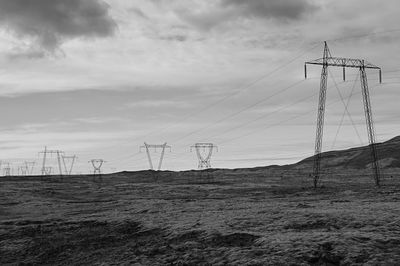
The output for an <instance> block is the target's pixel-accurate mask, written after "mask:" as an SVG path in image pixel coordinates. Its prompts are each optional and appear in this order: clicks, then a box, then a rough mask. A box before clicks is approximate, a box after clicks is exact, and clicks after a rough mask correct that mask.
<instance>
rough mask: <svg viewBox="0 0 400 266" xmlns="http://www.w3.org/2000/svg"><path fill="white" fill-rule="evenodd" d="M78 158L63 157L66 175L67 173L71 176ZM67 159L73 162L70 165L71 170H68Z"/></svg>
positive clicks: (74, 156)
mask: <svg viewBox="0 0 400 266" xmlns="http://www.w3.org/2000/svg"><path fill="white" fill-rule="evenodd" d="M77 158H78V157H76V155H73V156H65V155H62V161H63V164H64V169H65V173H66V174H67V175H71V173H72V169H73V167H74V163H75V160H76V159H77ZM65 159H67V160H71V164H70V166H69V168H67V164H66V163H65Z"/></svg>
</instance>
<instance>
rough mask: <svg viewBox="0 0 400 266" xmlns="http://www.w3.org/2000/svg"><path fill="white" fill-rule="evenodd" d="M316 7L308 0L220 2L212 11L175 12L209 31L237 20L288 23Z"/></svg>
mask: <svg viewBox="0 0 400 266" xmlns="http://www.w3.org/2000/svg"><path fill="white" fill-rule="evenodd" d="M316 9H318V6H316V5H315V4H313V3H311V2H310V1H308V0H279V1H278V0H248V1H244V0H221V1H220V2H218V3H217V4H216V5H215V6H214V8H213V9H212V10H208V11H207V12H200V13H199V12H193V11H192V10H189V9H185V10H183V9H181V10H176V13H177V14H178V16H180V17H181V18H182V19H183V20H184V21H186V22H188V23H190V24H192V25H194V26H196V27H198V28H200V29H202V30H209V29H211V28H213V27H215V26H218V25H220V24H222V23H224V22H228V21H232V20H235V19H238V18H259V19H265V20H270V19H273V20H276V21H279V22H288V21H294V20H299V19H301V18H302V17H304V16H305V15H306V14H311V13H312V12H314V11H315V10H316Z"/></svg>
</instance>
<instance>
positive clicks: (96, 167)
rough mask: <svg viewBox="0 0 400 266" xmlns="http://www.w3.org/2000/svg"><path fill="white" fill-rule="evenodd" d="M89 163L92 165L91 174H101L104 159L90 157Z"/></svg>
mask: <svg viewBox="0 0 400 266" xmlns="http://www.w3.org/2000/svg"><path fill="white" fill-rule="evenodd" d="M89 163H91V164H92V166H93V175H94V176H101V167H102V166H103V164H104V163H106V161H104V160H103V159H92V160H90V161H89Z"/></svg>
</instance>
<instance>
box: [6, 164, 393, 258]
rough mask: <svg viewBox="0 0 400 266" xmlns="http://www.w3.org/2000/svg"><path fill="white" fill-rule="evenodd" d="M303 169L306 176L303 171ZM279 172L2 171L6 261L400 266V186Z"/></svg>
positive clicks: (390, 178)
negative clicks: (315, 181) (316, 185)
mask: <svg viewBox="0 0 400 266" xmlns="http://www.w3.org/2000/svg"><path fill="white" fill-rule="evenodd" d="M299 175H300V174H299ZM306 178H307V177H304V176H298V175H297V174H296V173H294V172H292V173H291V174H287V172H279V170H274V171H272V170H268V169H254V170H251V169H249V170H239V171H234V170H215V171H210V172H209V173H208V174H207V173H202V174H201V173H199V172H182V173H173V172H162V173H159V174H157V175H155V174H153V173H151V172H146V171H144V172H136V173H119V174H114V175H106V176H103V178H102V179H101V180H100V179H99V178H97V179H94V178H93V177H92V176H74V177H64V178H63V179H60V178H59V177H46V178H42V179H41V178H40V177H7V178H0V189H1V193H0V217H1V219H0V254H1V256H0V264H1V265H9V264H10V265H14V264H22V265H23V264H29V265H110V264H118V265H120V264H125V265H399V263H400V204H399V203H400V182H397V181H396V180H397V179H396V177H395V176H387V177H386V179H385V181H384V185H383V186H382V187H381V188H375V187H374V185H373V181H372V179H371V178H370V177H363V176H361V177H360V175H357V174H356V172H354V176H353V175H351V174H348V172H347V174H343V175H340V176H339V177H329V176H327V177H324V180H325V181H324V183H323V187H322V188H320V189H318V190H313V189H311V188H310V185H311V182H310V180H306Z"/></svg>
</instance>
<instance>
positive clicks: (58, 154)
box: [39, 147, 64, 176]
mask: <svg viewBox="0 0 400 266" xmlns="http://www.w3.org/2000/svg"><path fill="white" fill-rule="evenodd" d="M40 153H43V164H42V175H49V173H47V171H46V160H47V155H48V154H50V155H52V154H56V155H57V162H58V170H59V173H60V176H62V175H63V172H62V167H61V156H62V155H63V154H64V152H63V151H60V150H48V149H47V147H44V151H41V152H39V154H40Z"/></svg>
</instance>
